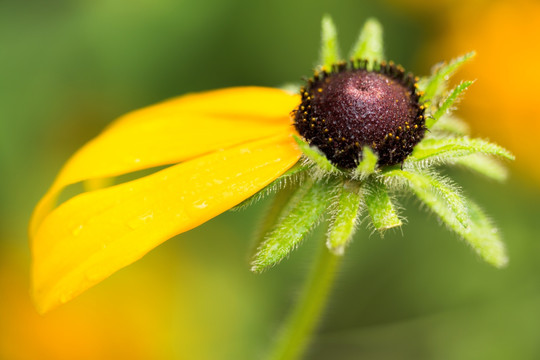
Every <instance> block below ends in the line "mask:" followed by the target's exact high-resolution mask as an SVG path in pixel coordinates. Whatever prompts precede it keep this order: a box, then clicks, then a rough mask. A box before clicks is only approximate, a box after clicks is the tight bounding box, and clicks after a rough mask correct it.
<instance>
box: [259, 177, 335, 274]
mask: <svg viewBox="0 0 540 360" xmlns="http://www.w3.org/2000/svg"><path fill="white" fill-rule="evenodd" d="M330 189H333V187H331V184H328V183H326V182H324V181H317V182H314V181H313V180H312V179H308V180H306V181H305V182H304V183H303V184H302V185H301V186H300V187H299V188H298V190H297V191H296V192H295V194H294V195H293V196H292V198H291V200H290V202H289V203H288V204H287V205H286V206H285V208H284V209H283V211H282V212H281V214H280V216H279V220H278V222H277V223H276V226H275V227H274V228H273V230H272V231H271V232H270V233H269V234H268V235H267V236H266V238H265V240H264V241H263V242H262V244H261V245H260V246H259V249H258V250H257V253H256V254H255V256H254V258H253V261H252V263H251V265H252V267H251V271H253V272H261V271H262V270H264V269H265V268H267V267H268V266H272V265H274V264H276V263H278V262H279V261H281V260H282V259H283V258H284V257H285V256H287V255H288V254H289V253H290V252H291V251H292V250H294V249H295V248H296V247H297V246H298V244H299V243H300V241H301V240H302V239H303V238H304V236H305V235H306V234H307V233H308V232H309V231H310V230H311V229H312V228H313V226H314V225H315V224H316V223H317V222H318V220H319V219H320V218H321V216H322V215H323V213H324V212H325V210H326V209H327V207H328V204H329V203H330V200H331V198H332V191H330Z"/></svg>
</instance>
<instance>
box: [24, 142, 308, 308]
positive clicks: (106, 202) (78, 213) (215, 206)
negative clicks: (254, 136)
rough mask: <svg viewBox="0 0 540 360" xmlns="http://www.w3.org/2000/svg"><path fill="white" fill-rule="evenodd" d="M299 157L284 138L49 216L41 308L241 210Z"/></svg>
mask: <svg viewBox="0 0 540 360" xmlns="http://www.w3.org/2000/svg"><path fill="white" fill-rule="evenodd" d="M299 157H300V151H299V150H298V149H297V147H296V144H295V142H294V140H293V139H292V138H291V137H290V134H289V133H284V134H282V135H278V136H275V137H272V138H269V139H265V140H258V141H255V142H250V143H246V144H242V145H239V146H236V147H234V148H231V149H228V150H223V151H216V152H213V153H211V154H208V155H205V156H202V157H199V158H196V159H193V160H190V161H187V162H184V163H182V164H178V165H174V166H171V167H169V168H167V169H165V170H161V171H159V172H157V173H154V174H152V175H149V176H146V177H144V178H141V179H138V180H134V181H131V182H127V183H124V184H120V185H117V186H112V187H109V188H106V189H101V190H97V191H93V192H88V193H84V194H81V195H78V196H76V197H74V198H72V199H70V200H68V201H67V202H65V203H64V204H62V205H60V206H59V207H58V208H57V209H55V210H54V211H53V212H52V213H50V214H49V215H48V216H47V217H46V218H45V219H44V221H43V222H42V223H41V225H40V226H39V227H38V229H37V231H36V235H35V237H34V239H33V242H32V257H33V268H32V276H33V296H34V299H35V301H36V304H37V306H38V309H39V310H40V311H41V312H45V311H47V310H49V309H51V308H53V307H55V306H56V305H59V304H60V303H63V302H66V301H68V300H70V299H71V298H73V297H74V296H76V295H78V294H80V293H81V292H82V291H84V290H86V289H87V288H89V287H91V286H93V285H94V284H96V283H98V282H100V281H101V280H103V279H105V278H106V277H108V276H109V275H111V274H112V273H114V272H115V271H117V270H118V269H120V268H122V267H124V266H126V265H128V264H131V263H132V262H134V261H136V260H138V259H139V258H141V257H142V256H143V255H144V254H146V253H147V252H148V251H150V250H152V249H153V248H155V247H156V246H158V245H159V244H161V243H162V242H164V241H165V240H167V239H169V238H171V237H173V236H175V235H177V234H179V233H182V232H184V231H187V230H190V229H192V228H194V227H196V226H198V225H200V224H202V223H203V222H205V221H207V220H209V219H211V218H213V217H215V216H217V215H219V214H221V213H222V212H224V211H226V210H228V209H230V208H231V207H233V206H235V205H237V204H238V203H240V202H241V201H243V200H245V199H246V198H248V197H249V196H251V195H253V194H254V193H256V192H257V191H258V190H260V189H262V188H263V187H265V186H266V185H268V184H269V183H270V182H272V181H273V180H274V179H276V178H277V177H278V176H280V175H281V174H282V173H283V172H285V171H286V170H287V169H289V168H290V167H291V166H292V165H294V164H295V163H296V162H297V161H298V159H299Z"/></svg>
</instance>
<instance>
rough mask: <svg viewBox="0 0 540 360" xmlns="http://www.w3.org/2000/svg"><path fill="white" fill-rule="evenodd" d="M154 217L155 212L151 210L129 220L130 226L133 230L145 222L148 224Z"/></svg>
mask: <svg viewBox="0 0 540 360" xmlns="http://www.w3.org/2000/svg"><path fill="white" fill-rule="evenodd" d="M153 219H154V212H153V211H152V210H150V211H147V212H145V213H144V214H142V215H140V216H137V217H136V218H134V219H131V220H130V221H128V226H129V227H130V228H132V229H133V230H135V229H137V228H139V227H141V226H143V225H145V224H148V223H149V222H150V221H152V220H153Z"/></svg>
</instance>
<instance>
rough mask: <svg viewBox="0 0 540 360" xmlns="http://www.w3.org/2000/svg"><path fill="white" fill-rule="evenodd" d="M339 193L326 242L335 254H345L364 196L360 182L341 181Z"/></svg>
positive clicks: (338, 188)
mask: <svg viewBox="0 0 540 360" xmlns="http://www.w3.org/2000/svg"><path fill="white" fill-rule="evenodd" d="M337 193H338V194H337V196H336V198H335V200H334V209H332V210H333V217H332V219H331V220H330V229H329V231H328V238H327V242H326V244H327V246H328V248H329V249H330V250H331V251H332V252H333V253H334V254H336V255H343V253H344V252H345V247H346V246H347V244H348V243H349V242H350V240H351V239H352V236H353V235H354V231H355V230H356V224H357V223H358V217H359V216H360V213H361V210H362V209H361V207H362V197H361V195H360V187H359V186H358V183H356V182H351V181H344V182H342V183H340V184H339V185H338V187H337Z"/></svg>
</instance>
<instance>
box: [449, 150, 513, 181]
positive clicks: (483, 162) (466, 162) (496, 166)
mask: <svg viewBox="0 0 540 360" xmlns="http://www.w3.org/2000/svg"><path fill="white" fill-rule="evenodd" d="M454 163H455V164H456V165H459V166H462V167H464V168H467V169H469V170H472V171H475V172H477V173H479V174H482V175H484V176H486V177H488V178H490V179H493V180H497V181H501V182H502V181H505V180H506V179H507V178H508V170H507V169H506V167H504V166H503V165H502V164H501V163H500V162H498V161H497V160H495V159H493V158H490V157H488V156H486V155H483V154H474V155H469V156H465V157H461V158H459V159H456V160H455V162H454Z"/></svg>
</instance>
